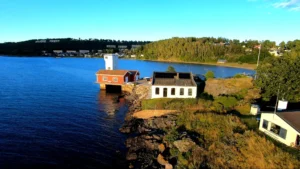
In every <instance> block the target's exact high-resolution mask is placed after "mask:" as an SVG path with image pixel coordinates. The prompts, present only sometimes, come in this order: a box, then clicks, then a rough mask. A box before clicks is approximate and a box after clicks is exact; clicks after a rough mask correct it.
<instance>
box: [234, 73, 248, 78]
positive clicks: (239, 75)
mask: <svg viewBox="0 0 300 169" xmlns="http://www.w3.org/2000/svg"><path fill="white" fill-rule="evenodd" d="M244 77H247V76H246V75H244V74H240V73H238V74H235V75H234V76H233V78H244Z"/></svg>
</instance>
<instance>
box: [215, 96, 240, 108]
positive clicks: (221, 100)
mask: <svg viewBox="0 0 300 169" xmlns="http://www.w3.org/2000/svg"><path fill="white" fill-rule="evenodd" d="M214 103H218V104H221V105H222V106H223V108H224V110H230V109H232V108H233V107H234V106H236V105H237V103H238V100H237V99H236V98H235V97H232V96H219V97H217V98H216V99H215V101H214Z"/></svg>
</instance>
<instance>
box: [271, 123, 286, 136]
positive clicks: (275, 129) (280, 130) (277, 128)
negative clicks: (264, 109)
mask: <svg viewBox="0 0 300 169" xmlns="http://www.w3.org/2000/svg"><path fill="white" fill-rule="evenodd" d="M270 131H271V132H273V133H274V134H276V135H278V136H279V137H281V138H283V139H285V138H286V133H287V131H286V129H284V128H282V127H280V126H278V125H276V124H274V123H272V124H271V129H270Z"/></svg>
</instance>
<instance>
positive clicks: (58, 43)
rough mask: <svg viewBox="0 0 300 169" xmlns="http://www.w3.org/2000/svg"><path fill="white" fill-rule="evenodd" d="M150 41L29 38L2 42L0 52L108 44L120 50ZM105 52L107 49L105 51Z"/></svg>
mask: <svg viewBox="0 0 300 169" xmlns="http://www.w3.org/2000/svg"><path fill="white" fill-rule="evenodd" d="M147 43H149V41H120V40H110V39H71V38H65V39H43V40H37V39H33V40H28V41H23V42H7V43H0V54H2V55H21V56H22V55H27V56H37V55H41V54H42V52H43V51H45V52H50V53H51V52H53V50H62V51H66V50H76V51H78V50H90V51H93V50H106V49H107V45H111V46H113V48H110V50H109V51H110V52H118V46H119V45H121V46H122V47H123V49H131V47H132V45H144V44H147ZM104 52H105V51H104Z"/></svg>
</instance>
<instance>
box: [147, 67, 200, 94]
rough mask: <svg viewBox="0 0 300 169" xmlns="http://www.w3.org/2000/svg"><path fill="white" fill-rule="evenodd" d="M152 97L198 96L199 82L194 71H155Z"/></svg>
mask: <svg viewBox="0 0 300 169" xmlns="http://www.w3.org/2000/svg"><path fill="white" fill-rule="evenodd" d="M151 97H152V98H196V97H197V84H196V82H195V80H194V77H193V75H192V73H169V72H154V73H153V80H152V86H151Z"/></svg>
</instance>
